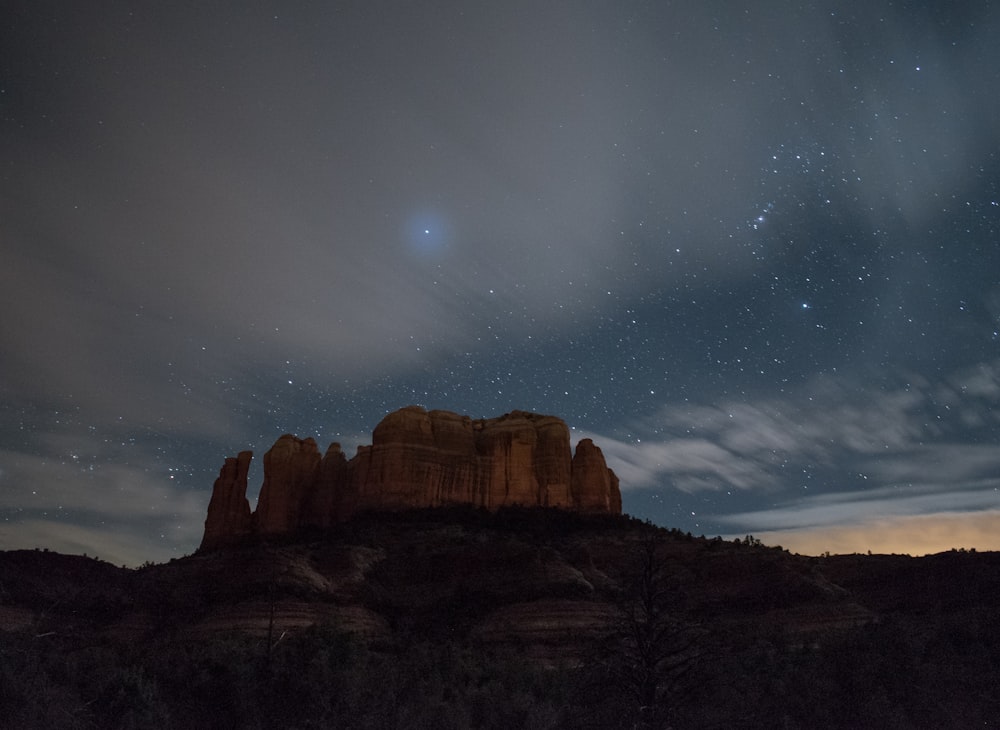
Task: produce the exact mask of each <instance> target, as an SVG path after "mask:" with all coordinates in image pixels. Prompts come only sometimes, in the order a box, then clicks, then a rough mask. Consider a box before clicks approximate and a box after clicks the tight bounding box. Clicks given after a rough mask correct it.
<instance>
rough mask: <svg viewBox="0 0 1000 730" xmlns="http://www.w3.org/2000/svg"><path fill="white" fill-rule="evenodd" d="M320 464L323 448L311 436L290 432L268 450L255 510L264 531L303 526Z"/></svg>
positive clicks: (263, 533) (260, 528)
mask: <svg viewBox="0 0 1000 730" xmlns="http://www.w3.org/2000/svg"><path fill="white" fill-rule="evenodd" d="M319 466H320V455H319V449H318V448H317V447H316V442H315V441H314V440H313V439H311V438H307V439H299V438H296V437H295V436H292V435H291V434H287V433H286V434H285V435H284V436H282V437H281V438H279V439H278V440H277V441H276V442H275V443H274V446H272V447H271V448H270V450H269V451H268V452H267V453H266V454H264V484H263V486H261V488H260V497H259V498H258V500H257V510H256V512H254V522H255V527H256V528H257V531H258V532H259V533H260V534H262V535H269V534H277V535H282V534H286V533H289V532H294V531H295V530H296V529H298V528H299V527H302V526H303V523H304V522H305V521H304V520H303V519H302V512H303V507H304V506H305V504H306V503H307V502H309V501H311V500H314V495H313V492H314V490H315V488H316V482H317V475H318V472H319Z"/></svg>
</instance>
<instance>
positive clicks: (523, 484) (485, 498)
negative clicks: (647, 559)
mask: <svg viewBox="0 0 1000 730" xmlns="http://www.w3.org/2000/svg"><path fill="white" fill-rule="evenodd" d="M251 457H252V453H251V452H249V451H244V452H242V453H240V455H239V456H238V457H236V458H235V459H234V458H230V459H227V460H226V463H225V465H224V466H223V468H222V472H221V473H220V475H219V479H218V480H216V482H215V486H214V488H213V492H212V500H211V502H210V504H209V510H208V516H207V518H206V520H205V536H204V539H203V540H202V543H201V548H202V549H212V548H217V547H221V546H224V545H229V544H234V543H237V542H240V541H241V540H243V539H245V538H246V537H248V536H250V535H253V534H257V535H280V534H290V533H294V532H295V531H297V530H299V529H302V528H305V527H328V526H330V525H331V524H334V523H336V522H340V521H343V520H346V519H348V518H350V517H351V516H352V515H354V514H356V513H358V512H364V511H380V510H388V511H395V510H402V509H409V508H422V507H438V506H445V505H472V506H476V507H485V508H487V509H491V510H494V509H499V508H500V507H505V506H513V505H520V506H525V507H534V506H539V507H560V508H563V509H570V510H577V511H581V512H607V513H614V514H620V513H621V493H620V491H619V489H618V478H617V477H616V476H615V475H614V472H612V471H611V470H610V469H608V467H607V464H606V463H605V461H604V455H603V454H602V453H601V450H600V449H599V448H598V447H597V446H595V445H594V443H593V442H592V441H591V440H590V439H584V440H583V441H581V442H580V444H579V445H578V446H577V450H576V454H575V455H573V453H572V451H571V447H570V438H569V428H567V426H566V424H565V423H564V422H563V421H562V420H561V419H559V418H556V417H554V416H543V415H539V414H537V413H528V412H525V411H514V412H512V413H508V414H505V415H503V416H500V417H499V418H489V419H480V420H473V419H471V418H469V417H468V416H461V415H458V414H456V413H451V412H449V411H440V410H435V411H426V410H424V409H423V408H420V407H419V406H409V407H407V408H402V409H400V410H398V411H395V412H394V413H390V414H389V415H388V416H386V417H385V418H384V419H383V420H382V422H381V423H379V424H378V426H376V427H375V431H374V432H373V434H372V445H371V446H362V447H359V448H358V453H357V454H356V455H355V456H354V458H352V459H350V460H348V459H347V458H346V457H345V455H344V453H343V451H342V450H341V448H340V445H339V444H336V443H334V444H331V445H330V447H329V448H328V449H327V451H326V454H325V455H324V456H322V457H321V456H320V452H319V449H318V447H317V445H316V442H315V441H314V440H313V439H299V438H296V437H295V436H292V435H288V434H286V435H284V436H282V437H281V438H279V439H278V441H277V442H276V443H275V444H274V446H272V447H271V449H270V450H269V451H268V452H267V453H266V454H265V455H264V483H263V486H262V487H261V491H260V498H259V500H258V504H257V509H256V511H255V512H254V513H253V514H251V513H250V507H249V504H248V503H247V499H246V489H247V477H246V475H247V470H248V468H249V464H250V458H251Z"/></svg>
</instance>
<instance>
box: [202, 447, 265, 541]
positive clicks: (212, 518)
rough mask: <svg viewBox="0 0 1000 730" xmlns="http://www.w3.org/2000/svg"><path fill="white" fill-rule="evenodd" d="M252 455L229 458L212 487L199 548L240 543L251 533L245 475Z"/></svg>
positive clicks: (244, 453)
mask: <svg viewBox="0 0 1000 730" xmlns="http://www.w3.org/2000/svg"><path fill="white" fill-rule="evenodd" d="M252 458H253V452H252V451H241V452H240V453H239V456H236V457H232V456H231V457H229V458H228V459H226V462H225V464H223V466H222V469H221V470H220V471H219V478H218V479H216V480H215V484H214V485H213V486H212V499H211V501H210V502H209V503H208V515H207V516H206V517H205V536H204V537H203V538H202V541H201V548H202V549H203V550H204V549H211V548H215V547H218V546H220V545H224V544H231V543H233V542H239V541H240V540H242V539H243V538H245V537H247V536H248V535H250V533H251V527H252V522H251V515H250V503H249V502H248V501H247V472H248V471H249V470H250V460H251V459H252Z"/></svg>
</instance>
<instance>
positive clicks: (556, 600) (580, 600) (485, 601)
mask: <svg viewBox="0 0 1000 730" xmlns="http://www.w3.org/2000/svg"><path fill="white" fill-rule="evenodd" d="M998 604H1000V554H996V553H978V554H977V553H965V552H952V553H945V554H941V555H936V556H930V557H926V558H909V557H906V556H835V557H829V558H806V557H801V556H794V555H789V554H788V553H786V552H784V551H782V550H781V549H780V548H768V547H764V546H761V545H759V544H757V543H756V542H755V541H753V540H752V539H748V540H745V541H739V542H737V543H732V542H724V541H722V540H719V539H714V540H706V539H703V538H694V537H691V536H689V535H685V534H682V533H678V532H676V531H670V530H664V529H661V528H656V527H653V526H651V525H648V524H644V523H640V522H637V521H635V520H631V519H629V518H627V517H621V516H615V515H580V514H573V513H568V512H563V511H558V510H544V509H507V510H501V511H499V512H497V513H487V512H485V511H478V510H473V509H450V510H445V509H437V510H421V511H412V512H402V513H397V514H383V515H378V516H374V515H371V516H358V517H356V518H354V519H352V520H349V521H347V522H345V523H343V524H339V525H337V526H336V527H335V528H331V529H329V530H326V531H323V532H316V533H314V534H312V535H300V536H298V537H296V538H295V539H294V540H293V539H291V538H286V539H284V540H282V541H278V542H275V541H271V542H268V543H263V542H254V543H248V544H246V545H243V546H240V547H233V548H227V549H224V550H218V551H213V552H202V553H198V554H195V555H193V556H190V557H186V558H182V559H179V560H174V561H171V562H170V563H168V564H164V565H152V566H147V567H144V568H141V569H138V570H127V569H124V568H116V567H114V566H111V565H108V564H106V563H102V562H100V561H97V560H93V559H88V558H81V557H74V556H66V555H59V554H56V553H48V552H41V551H17V552H8V553H0V627H2V629H3V632H2V633H0V642H2V644H0V726H2V727H11V728H14V727H16V728H31V727H80V728H93V727H100V728H105V727H121V728H125V727H143V728H173V727H176V728H217V727H232V728H248V727H249V728H278V727H281V728H293V727H298V728H310V727H317V728H319V727H352V728H355V727H356V728H388V727H399V728H412V727H428V728H431V727H433V728H451V727H455V728H459V727H497V728H500V727H502V728H512V727H519V728H523V727H529V728H531V727H533V728H570V727H629V728H631V727H675V728H684V727H699V728H700V727H726V728H741V727H743V728H755V727H768V728H770V727H803V728H805V727H808V728H857V727H879V728H913V727H916V728H922V727H926V728H948V727H955V728H966V727H997V721H998V718H1000V699H998V693H997V688H998V687H1000V628H998V625H997V622H996V615H995V614H996V607H997V605H998Z"/></svg>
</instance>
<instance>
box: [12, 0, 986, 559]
mask: <svg viewBox="0 0 1000 730" xmlns="http://www.w3.org/2000/svg"><path fill="white" fill-rule="evenodd" d="M991 6H992V8H991ZM998 38H1000V8H998V7H997V4H996V3H990V2H988V1H985V0H984V1H983V2H949V3H941V2H888V1H886V0H866V1H865V2H830V3H827V2H823V3H820V2H815V3H800V2H771V3H750V2H742V3H741V2H731V1H726V2H722V1H719V2H712V1H710V0H699V1H695V0H690V1H676V2H669V1H668V0H658V1H656V2H630V1H628V0H615V1H614V2H610V1H609V2H584V1H582V0H578V1H575V2H538V1H536V0H533V1H532V2H523V3H522V2H503V3H479V2H426V3H417V2H340V3H332V2H302V3H294V4H292V3H279V2H267V1H263V0H262V1H260V2H238V3H237V2H211V3H204V2H197V3H194V2H190V3H189V2H171V3H148V2H145V3H140V2H127V1H125V0H120V1H116V2H112V1H109V2H102V3H75V2H44V1H40V0H31V1H30V2H20V1H17V0H15V1H14V2H6V3H4V10H3V11H2V13H0V243H2V247H0V549H13V548H33V547H36V546H37V547H48V548H50V549H53V550H59V551H62V552H71V553H87V554H89V555H96V556H98V557H101V558H104V559H106V560H109V561H111V562H114V563H126V564H129V565H135V564H139V563H141V562H143V561H145V560H153V561H161V560H165V559H168V558H170V557H174V556H180V555H183V554H188V553H190V552H192V551H193V550H194V549H195V548H196V547H197V545H198V542H199V540H200V538H201V533H202V529H203V521H204V516H205V511H206V509H207V505H208V501H209V497H210V495H211V487H212V482H213V480H214V479H215V477H216V476H217V474H218V470H219V468H220V467H221V465H222V462H223V459H224V458H225V457H226V456H229V455H235V454H236V453H237V452H238V451H241V450H244V449H253V450H254V452H255V454H256V458H255V461H254V464H255V466H254V470H253V471H252V472H251V487H250V492H251V495H250V496H251V502H253V501H254V499H255V497H256V492H257V490H258V489H259V486H260V480H261V477H262V475H261V471H260V460H261V457H262V456H263V453H264V451H266V450H267V448H268V447H269V446H270V445H271V444H272V443H273V442H274V441H275V440H276V439H277V437H278V436H280V435H281V434H283V433H286V432H290V433H294V434H296V435H298V436H300V437H302V438H305V437H307V436H311V437H314V438H315V439H316V440H317V442H318V443H319V444H320V448H321V449H325V447H326V445H327V444H329V443H330V442H331V441H339V442H341V443H342V444H343V445H344V448H345V450H346V451H347V452H348V454H353V452H354V449H355V447H356V446H357V445H358V444H362V443H370V434H371V430H372V429H373V428H374V426H375V425H376V424H377V423H378V422H379V421H380V420H381V419H382V418H383V416H385V414H386V413H388V412H390V411H393V410H395V409H397V408H400V407H402V406H405V405H409V404H419V405H423V406H425V407H427V408H444V409H447V410H451V411H456V412H459V413H463V414H468V415H470V416H472V417H474V418H480V417H492V416H498V415H500V414H503V413H506V412H509V411H511V410H515V409H522V410H532V411H537V412H541V413H548V414H553V415H557V416H560V417H562V418H563V419H565V420H566V421H567V423H568V424H569V425H570V426H571V428H573V429H574V437H573V438H574V442H575V440H576V439H578V438H582V437H584V436H589V437H592V438H593V439H594V440H595V442H596V443H597V444H598V445H599V446H601V447H602V449H603V450H604V452H605V455H606V457H607V458H608V461H609V464H610V465H611V466H612V467H613V468H614V469H615V470H616V472H617V473H618V475H619V476H620V478H621V481H622V487H623V501H624V508H625V511H626V512H628V513H630V514H632V515H634V516H636V517H639V518H642V519H649V520H652V521H653V522H655V523H658V524H661V525H664V526H667V527H677V528H680V529H681V530H682V531H685V532H691V533H692V534H695V535H701V534H705V535H709V536H711V535H717V534H721V535H724V536H727V537H734V536H743V535H746V534H753V535H754V536H757V537H759V538H761V539H763V540H764V541H765V542H767V543H769V544H781V545H784V546H785V547H789V548H791V549H793V550H796V551H799V552H804V553H809V554H818V553H820V552H823V551H826V550H829V551H832V552H854V551H859V552H863V551H865V550H867V549H872V550H874V551H875V552H908V553H911V554H920V553H924V552H928V551H931V552H935V551H938V550H945V549H948V548H950V547H977V548H978V549H1000V491H998V490H1000V44H998V42H997V39H998Z"/></svg>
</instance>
